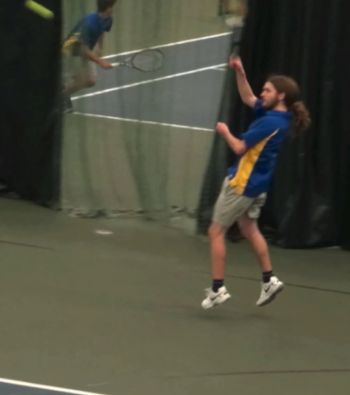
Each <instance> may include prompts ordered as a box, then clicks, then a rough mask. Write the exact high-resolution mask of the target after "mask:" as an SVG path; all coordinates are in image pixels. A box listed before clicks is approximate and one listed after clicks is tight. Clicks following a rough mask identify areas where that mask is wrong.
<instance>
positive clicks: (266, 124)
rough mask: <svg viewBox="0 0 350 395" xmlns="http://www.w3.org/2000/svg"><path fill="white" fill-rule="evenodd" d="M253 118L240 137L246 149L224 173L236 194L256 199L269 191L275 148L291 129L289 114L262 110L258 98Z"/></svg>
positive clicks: (276, 150) (274, 160) (274, 162)
mask: <svg viewBox="0 0 350 395" xmlns="http://www.w3.org/2000/svg"><path fill="white" fill-rule="evenodd" d="M254 111H255V113H256V115H257V119H256V121H255V122H253V123H252V124H251V126H250V128H249V130H248V131H247V132H246V133H245V134H243V136H242V140H243V141H245V143H246V145H247V147H248V150H247V152H246V153H245V154H244V155H243V156H241V158H240V159H239V162H238V164H237V165H236V166H233V167H231V168H230V169H229V170H228V177H229V180H230V185H231V186H232V187H235V188H236V192H237V193H238V194H239V195H243V196H247V197H257V196H259V195H261V194H262V193H265V192H267V191H268V189H269V185H270V182H271V180H272V177H273V172H274V169H275V164H276V159H277V155H278V152H279V149H280V147H281V145H282V143H283V141H284V139H285V138H286V137H287V135H288V132H289V130H290V127H291V122H292V114H291V113H290V112H283V111H266V110H264V109H263V107H262V101H261V100H260V99H258V100H257V101H256V103H255V106H254Z"/></svg>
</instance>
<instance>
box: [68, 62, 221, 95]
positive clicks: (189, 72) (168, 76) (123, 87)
mask: <svg viewBox="0 0 350 395" xmlns="http://www.w3.org/2000/svg"><path fill="white" fill-rule="evenodd" d="M223 66H226V63H223V64H217V65H214V66H210V67H203V68H201V69H195V70H191V71H185V72H183V73H178V74H171V75H167V76H165V77H161V78H155V79H153V80H146V81H142V82H136V83H133V84H129V85H122V86H117V87H115V88H110V89H105V90H103V91H97V92H92V93H87V94H86V95H81V96H75V97H72V100H79V99H83V98H85V97H91V96H96V95H103V94H104V93H109V92H114V91H120V90H122V89H128V88H133V87H134V86H140V85H145V84H151V83H153V82H158V81H165V80H169V79H172V78H177V77H182V76H184V75H189V74H195V73H200V72H202V71H206V70H212V69H216V68H218V67H223Z"/></svg>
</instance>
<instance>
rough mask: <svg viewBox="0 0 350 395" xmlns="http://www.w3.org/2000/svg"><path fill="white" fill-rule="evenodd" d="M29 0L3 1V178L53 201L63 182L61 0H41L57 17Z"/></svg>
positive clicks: (28, 194) (22, 192) (21, 191)
mask: <svg viewBox="0 0 350 395" xmlns="http://www.w3.org/2000/svg"><path fill="white" fill-rule="evenodd" d="M24 3H25V2H24V0H11V1H8V0H3V1H1V2H0V75H1V85H0V98H1V101H0V103H1V106H0V182H1V184H4V185H6V186H7V187H8V189H9V190H11V191H13V192H15V193H17V194H18V195H19V196H20V197H22V198H24V199H28V200H32V201H35V202H37V203H40V204H43V205H49V206H53V205H56V204H57V203H58V199H59V182H60V175H59V168H60V164H59V162H60V134H61V131H60V122H61V114H60V110H59V108H58V107H57V105H58V103H59V101H58V93H59V90H60V56H61V54H60V42H61V1H59V0H40V4H42V5H43V6H45V7H47V8H49V9H50V10H52V11H53V12H54V13H55V19H54V20H46V19H43V18H42V17H40V16H38V15H36V14H34V13H33V12H32V11H29V10H28V9H27V8H25V7H24Z"/></svg>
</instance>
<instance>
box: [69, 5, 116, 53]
mask: <svg viewBox="0 0 350 395" xmlns="http://www.w3.org/2000/svg"><path fill="white" fill-rule="evenodd" d="M112 25H113V18H112V17H108V18H101V17H100V16H99V15H98V13H97V12H95V13H93V14H89V15H86V16H84V17H82V18H81V19H80V20H79V21H78V23H77V24H76V25H75V26H74V28H73V29H72V31H71V32H70V34H69V36H68V38H69V37H72V36H73V35H74V34H75V33H80V37H79V39H78V40H79V42H80V44H84V45H86V46H88V47H89V49H90V50H93V49H94V47H95V46H96V44H97V42H98V39H99V38H100V37H101V35H102V34H103V33H106V32H109V31H110V30H111V28H112Z"/></svg>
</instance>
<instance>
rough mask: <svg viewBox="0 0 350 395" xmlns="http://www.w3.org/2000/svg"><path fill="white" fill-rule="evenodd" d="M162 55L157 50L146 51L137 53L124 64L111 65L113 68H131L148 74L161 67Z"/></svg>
mask: <svg viewBox="0 0 350 395" xmlns="http://www.w3.org/2000/svg"><path fill="white" fill-rule="evenodd" d="M163 63H164V55H163V53H162V52H161V51H159V50H158V49H146V50H144V51H141V52H138V53H137V54H135V55H134V56H132V57H130V58H128V59H126V60H125V61H124V62H119V63H112V66H113V67H122V66H124V67H131V68H133V69H136V70H139V71H143V72H150V71H156V70H159V69H161V68H162V67H163Z"/></svg>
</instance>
